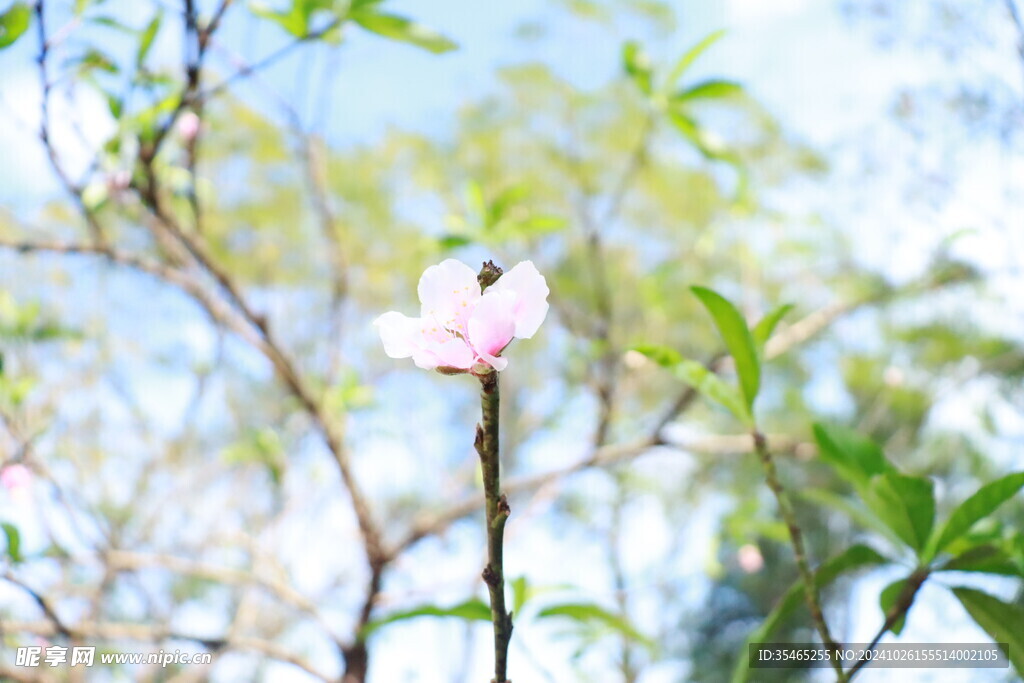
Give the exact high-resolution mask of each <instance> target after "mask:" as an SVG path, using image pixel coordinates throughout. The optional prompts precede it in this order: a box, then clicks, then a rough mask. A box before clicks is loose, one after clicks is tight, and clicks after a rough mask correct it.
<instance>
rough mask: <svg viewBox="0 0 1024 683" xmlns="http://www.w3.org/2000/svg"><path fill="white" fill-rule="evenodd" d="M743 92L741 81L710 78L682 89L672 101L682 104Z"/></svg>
mask: <svg viewBox="0 0 1024 683" xmlns="http://www.w3.org/2000/svg"><path fill="white" fill-rule="evenodd" d="M741 92H743V86H741V85H740V84H739V83H736V82H734V81H723V80H719V79H710V80H707V81H701V82H700V83H697V84H696V85H692V86H690V87H689V88H686V89H684V90H680V91H679V92H678V93H676V94H675V95H673V96H672V102H674V103H677V104H682V103H684V102H690V101H692V100H708V99H720V98H723V97H731V96H733V95H738V94H740V93H741Z"/></svg>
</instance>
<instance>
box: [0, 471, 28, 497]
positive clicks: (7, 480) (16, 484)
mask: <svg viewBox="0 0 1024 683" xmlns="http://www.w3.org/2000/svg"><path fill="white" fill-rule="evenodd" d="M31 483H32V470H30V469H29V468H27V467H25V466H24V465H22V464H20V463H14V464H13V465H7V466H6V467H4V468H3V469H2V470H0V484H3V486H4V488H5V489H7V490H8V491H10V492H11V493H12V494H13V493H17V492H18V491H23V490H25V489H27V488H28V487H29V485H30V484H31Z"/></svg>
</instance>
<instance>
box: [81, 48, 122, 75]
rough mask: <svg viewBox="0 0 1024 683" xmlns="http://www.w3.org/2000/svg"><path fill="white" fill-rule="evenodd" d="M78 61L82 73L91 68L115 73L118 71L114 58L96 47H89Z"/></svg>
mask: <svg viewBox="0 0 1024 683" xmlns="http://www.w3.org/2000/svg"><path fill="white" fill-rule="evenodd" d="M78 63H79V68H80V70H81V72H83V73H84V72H88V71H90V70H93V69H98V70H100V71H105V72H106V73H109V74H116V73H118V72H119V71H120V69H118V67H117V64H116V63H115V62H114V60H112V59H111V58H110V57H108V56H107V55H105V54H103V53H102V52H100V51H99V50H96V49H89V50H88V51H86V53H85V54H84V55H82V58H81V59H80V60H79V62H78Z"/></svg>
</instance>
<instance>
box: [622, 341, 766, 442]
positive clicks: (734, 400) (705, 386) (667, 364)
mask: <svg viewBox="0 0 1024 683" xmlns="http://www.w3.org/2000/svg"><path fill="white" fill-rule="evenodd" d="M633 350H634V351H636V352H637V353H642V354H643V355H645V356H647V357H648V358H650V359H651V360H652V361H654V362H655V363H657V364H658V365H660V366H662V367H664V368H668V369H669V370H671V371H672V374H674V375H675V376H676V377H677V378H679V379H680V380H681V381H682V382H684V383H686V384H687V385H689V386H691V387H693V388H694V389H696V390H697V391H698V392H699V393H700V394H701V395H703V396H704V397H705V398H709V399H711V400H712V401H714V402H716V403H718V404H720V405H722V406H724V407H725V408H726V409H728V410H729V412H731V413H732V414H733V415H734V416H736V418H737V419H739V420H740V421H741V422H743V424H745V425H747V426H752V424H753V418H752V417H751V414H750V411H749V410H748V409H747V405H746V403H744V402H743V397H742V396H741V395H740V392H739V390H737V389H736V387H734V386H732V385H730V384H727V383H726V382H725V381H724V380H723V379H722V378H721V377H719V376H718V375H716V374H715V373H713V372H711V371H710V370H708V369H707V368H706V367H704V366H703V365H701V364H700V363H698V362H697V361H693V360H689V359H687V358H683V356H682V355H681V354H680V353H679V352H678V351H674V350H673V349H670V348H667V347H665V346H652V345H640V346H635V347H633Z"/></svg>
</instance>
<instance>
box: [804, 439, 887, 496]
mask: <svg viewBox="0 0 1024 683" xmlns="http://www.w3.org/2000/svg"><path fill="white" fill-rule="evenodd" d="M814 439H815V441H817V442H818V449H819V454H820V457H821V459H822V461H824V462H826V463H828V464H829V465H831V466H832V468H833V469H835V470H836V473H837V474H839V476H841V477H842V478H843V479H845V480H846V481H848V482H850V483H851V484H853V486H854V487H855V488H856V489H857V490H858V492H860V494H861V495H862V496H863V495H864V494H865V492H866V490H867V484H868V481H869V480H870V479H871V477H873V476H875V475H876V474H882V473H884V472H888V471H890V470H892V469H893V467H892V465H890V464H889V461H888V460H886V459H885V454H884V453H882V449H881V448H879V447H878V445H877V444H876V443H874V442H873V441H871V439H868V438H867V437H864V436H861V435H860V434H858V433H856V432H854V431H852V430H849V429H846V428H843V427H838V426H834V425H825V424H822V423H820V422H819V423H815V425H814Z"/></svg>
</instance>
